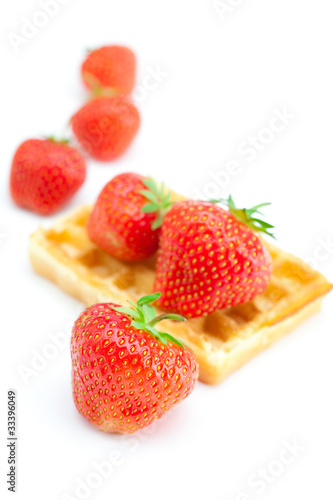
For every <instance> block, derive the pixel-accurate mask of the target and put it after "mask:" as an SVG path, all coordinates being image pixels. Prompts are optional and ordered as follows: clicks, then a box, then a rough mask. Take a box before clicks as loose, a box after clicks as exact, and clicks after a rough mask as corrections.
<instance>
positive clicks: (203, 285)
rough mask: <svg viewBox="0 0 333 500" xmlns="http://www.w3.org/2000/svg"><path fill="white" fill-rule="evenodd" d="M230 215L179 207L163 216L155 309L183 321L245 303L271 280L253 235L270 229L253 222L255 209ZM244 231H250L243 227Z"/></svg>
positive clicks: (195, 204) (187, 204)
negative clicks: (158, 294)
mask: <svg viewBox="0 0 333 500" xmlns="http://www.w3.org/2000/svg"><path fill="white" fill-rule="evenodd" d="M227 202H228V206H229V209H230V212H228V211H225V210H223V209H222V208H221V207H219V206H217V205H216V204H214V203H210V202H200V201H184V202H181V203H177V204H175V205H174V206H173V207H172V208H171V209H170V211H169V212H168V213H167V214H166V216H165V218H164V221H163V225H162V231H161V238H160V250H159V252H158V259H157V272H156V280H155V285H154V289H155V290H160V291H161V292H162V296H161V299H160V300H159V304H160V305H161V306H162V307H163V308H165V309H168V310H173V311H177V312H179V313H181V314H183V315H184V316H186V317H188V318H193V317H196V316H205V315H207V314H210V313H212V312H213V311H215V310H217V309H223V308H225V307H228V306H235V305H237V304H241V303H243V302H249V301H250V300H252V299H253V298H254V297H255V295H257V294H260V293H262V292H263V291H264V290H265V288H266V287H267V285H268V283H269V280H270V277H271V263H272V259H271V256H270V254H269V253H268V251H267V249H266V247H265V245H264V244H263V243H262V242H261V240H260V239H259V238H258V236H257V235H256V234H255V233H254V232H253V229H254V230H257V231H262V232H266V233H267V234H269V233H268V231H267V229H269V228H271V227H273V226H271V225H270V224H267V223H266V222H264V221H260V220H259V219H256V218H253V217H252V215H253V214H254V213H255V212H257V211H258V208H259V207H261V206H263V205H266V204H262V205H258V206H256V207H254V208H253V209H250V210H245V209H243V210H238V209H237V208H236V207H235V205H234V203H233V200H232V198H231V197H230V198H229V199H228V200H227ZM249 226H250V227H249Z"/></svg>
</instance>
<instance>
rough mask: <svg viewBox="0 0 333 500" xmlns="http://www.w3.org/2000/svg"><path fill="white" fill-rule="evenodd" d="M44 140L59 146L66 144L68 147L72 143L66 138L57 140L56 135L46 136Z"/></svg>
mask: <svg viewBox="0 0 333 500" xmlns="http://www.w3.org/2000/svg"><path fill="white" fill-rule="evenodd" d="M44 139H46V140H47V141H51V142H56V143H57V144H65V145H68V144H70V142H71V141H70V139H67V138H66V137H62V138H59V139H57V138H56V137H55V136H54V135H49V136H46V137H44Z"/></svg>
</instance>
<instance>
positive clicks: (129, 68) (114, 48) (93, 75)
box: [81, 45, 136, 95]
mask: <svg viewBox="0 0 333 500" xmlns="http://www.w3.org/2000/svg"><path fill="white" fill-rule="evenodd" d="M135 69H136V60H135V55H134V53H133V52H132V51H131V50H130V49H128V48H127V47H121V46H119V45H110V46H106V47H101V48H100V49H97V50H93V51H92V52H90V53H89V54H88V56H87V58H86V59H85V61H84V62H83V64H82V68H81V74H82V79H83V81H84V83H85V85H86V86H87V87H88V88H90V89H92V90H93V89H95V88H96V87H102V88H103V89H109V90H110V91H111V92H113V95H126V94H130V93H131V91H132V90H133V87H134V82H135Z"/></svg>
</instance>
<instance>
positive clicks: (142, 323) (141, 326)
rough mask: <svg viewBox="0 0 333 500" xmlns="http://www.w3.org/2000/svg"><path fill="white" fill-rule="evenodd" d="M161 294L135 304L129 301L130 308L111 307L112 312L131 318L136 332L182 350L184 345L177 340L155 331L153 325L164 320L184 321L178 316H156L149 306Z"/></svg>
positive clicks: (143, 298)
mask: <svg viewBox="0 0 333 500" xmlns="http://www.w3.org/2000/svg"><path fill="white" fill-rule="evenodd" d="M160 296H161V293H160V292H158V293H154V294H152V295H147V296H145V297H142V298H141V299H139V300H138V302H137V304H135V303H134V302H132V301H131V300H129V301H128V303H129V304H130V305H131V306H132V307H112V306H110V307H111V309H113V310H114V311H117V312H120V313H123V314H126V315H127V316H129V317H130V318H132V322H131V325H132V326H133V327H134V328H137V329H138V330H145V331H146V332H148V333H151V334H152V335H154V337H155V338H156V339H158V340H160V341H161V342H162V343H163V344H164V345H167V343H168V341H169V342H173V343H174V344H176V345H178V346H179V347H181V348H183V347H184V344H183V343H182V342H180V341H179V340H177V339H176V338H175V337H173V336H172V335H170V334H169V333H164V332H159V331H158V330H156V328H155V325H157V323H159V322H160V321H162V320H164V319H172V320H175V321H186V318H184V316H181V315H180V314H173V313H166V314H160V315H159V316H156V310H155V307H153V306H151V305H150V304H151V303H152V302H155V300H157V299H159V298H160Z"/></svg>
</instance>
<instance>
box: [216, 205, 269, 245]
mask: <svg viewBox="0 0 333 500" xmlns="http://www.w3.org/2000/svg"><path fill="white" fill-rule="evenodd" d="M210 201H211V203H222V204H224V205H226V206H227V207H228V209H229V211H230V212H231V213H232V214H233V215H234V216H235V217H236V218H237V219H238V220H240V221H241V222H243V223H244V224H246V225H247V226H248V227H249V228H251V229H253V230H254V231H259V232H261V233H265V234H267V235H268V236H271V237H272V238H274V239H275V236H274V234H272V233H271V232H270V230H271V229H274V226H272V225H271V224H268V222H265V221H264V220H262V219H259V218H258V217H256V216H254V215H255V214H259V215H263V214H262V213H261V212H260V211H259V208H262V207H267V206H268V205H271V203H260V204H259V205H256V206H255V207H252V208H237V207H236V205H235V202H234V200H233V199H232V196H231V195H229V197H228V198H227V199H224V198H221V199H219V200H210ZM253 216H254V217H253Z"/></svg>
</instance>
